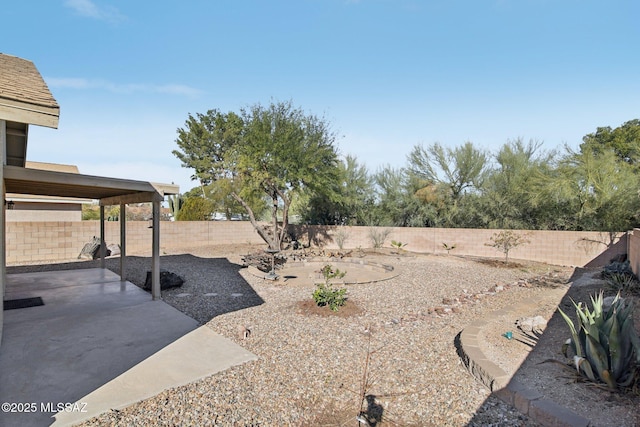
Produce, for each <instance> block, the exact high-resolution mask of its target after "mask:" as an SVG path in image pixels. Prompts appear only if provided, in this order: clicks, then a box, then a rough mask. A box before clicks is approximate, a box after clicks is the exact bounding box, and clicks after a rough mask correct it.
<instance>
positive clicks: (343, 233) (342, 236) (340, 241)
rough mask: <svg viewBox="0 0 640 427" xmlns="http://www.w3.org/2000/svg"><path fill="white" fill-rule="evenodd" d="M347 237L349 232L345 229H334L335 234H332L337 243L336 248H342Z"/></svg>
mask: <svg viewBox="0 0 640 427" xmlns="http://www.w3.org/2000/svg"><path fill="white" fill-rule="evenodd" d="M348 238H349V233H347V230H345V229H344V228H341V229H340V230H338V231H336V234H335V235H334V239H335V241H336V244H337V245H338V249H340V250H342V249H344V244H345V242H346V241H347V239H348Z"/></svg>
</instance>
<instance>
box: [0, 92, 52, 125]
mask: <svg viewBox="0 0 640 427" xmlns="http://www.w3.org/2000/svg"><path fill="white" fill-rule="evenodd" d="M34 107H38V108H34ZM59 116H60V108H49V107H39V106H34V105H32V104H24V103H18V102H12V101H8V100H6V99H0V118H2V119H3V120H7V121H10V122H18V123H27V124H33V125H38V126H45V127H49V128H54V129H57V128H58V119H59Z"/></svg>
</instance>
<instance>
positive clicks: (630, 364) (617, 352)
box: [559, 292, 640, 390]
mask: <svg viewBox="0 0 640 427" xmlns="http://www.w3.org/2000/svg"><path fill="white" fill-rule="evenodd" d="M590 298H591V305H592V307H593V309H592V310H589V308H588V307H587V306H586V304H585V305H583V304H582V303H581V302H580V303H577V304H576V302H575V301H573V300H572V302H573V305H574V306H575V308H576V316H577V327H576V325H574V323H573V321H572V320H571V319H570V318H569V316H567V315H566V314H565V313H564V312H563V311H562V310H561V309H559V311H560V314H561V315H562V317H563V318H564V320H565V321H566V322H567V325H568V326H569V329H570V330H571V338H570V339H568V340H567V342H566V343H565V345H564V346H563V353H564V355H565V357H569V355H568V349H569V348H571V349H572V351H573V354H574V356H573V361H574V364H575V367H576V370H577V371H578V372H579V373H580V374H581V375H584V376H585V377H587V378H588V379H589V380H591V381H596V382H597V381H602V382H604V383H605V384H607V386H608V387H609V388H610V389H612V390H615V389H617V388H618V387H625V386H628V385H630V384H631V383H632V382H633V380H634V375H635V374H634V373H635V369H634V368H635V366H636V364H640V340H639V339H638V334H637V332H636V329H635V326H634V324H633V304H632V303H631V302H629V303H626V301H625V300H624V299H622V298H620V294H618V295H616V297H615V298H614V299H613V301H612V303H611V305H610V306H605V303H604V297H603V293H602V292H600V293H599V294H598V295H596V296H595V297H594V296H591V297H590Z"/></svg>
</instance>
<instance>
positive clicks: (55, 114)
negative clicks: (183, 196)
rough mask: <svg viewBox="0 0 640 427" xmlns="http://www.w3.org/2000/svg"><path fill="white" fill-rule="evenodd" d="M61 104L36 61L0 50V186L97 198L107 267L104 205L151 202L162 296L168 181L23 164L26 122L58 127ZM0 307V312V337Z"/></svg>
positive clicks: (0, 254) (1, 236)
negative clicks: (162, 232) (163, 226)
mask: <svg viewBox="0 0 640 427" xmlns="http://www.w3.org/2000/svg"><path fill="white" fill-rule="evenodd" d="M59 116H60V106H59V105H58V102H57V101H56V100H55V98H54V97H53V95H52V94H51V92H50V91H49V88H48V86H47V84H46V82H45V81H44V79H43V78H42V75H41V74H40V72H39V71H38V69H37V68H36V66H35V64H34V63H33V62H31V61H29V60H26V59H22V58H18V57H16V56H12V55H7V54H4V53H0V165H2V168H1V169H0V186H2V198H3V202H4V203H6V194H7V193H14V194H24V195H33V196H56V197H69V198H80V199H97V200H99V201H100V239H101V241H102V243H103V244H102V245H101V247H102V253H101V257H100V258H101V267H102V268H105V267H106V263H105V255H106V247H105V245H104V234H105V233H104V219H105V218H104V207H105V206H111V205H120V210H121V211H122V212H124V210H125V206H126V204H128V203H145V202H151V203H152V206H153V233H152V235H153V241H152V250H153V261H152V291H151V294H152V298H153V299H159V298H160V223H159V220H160V203H161V202H162V201H163V200H164V196H165V195H169V194H177V193H178V192H179V188H178V186H176V185H172V184H171V185H170V184H153V183H150V182H145V181H134V180H127V179H118V178H107V177H99V176H91V175H81V174H77V173H70V172H65V171H59V170H58V171H56V170H42V169H33V168H26V167H25V166H26V163H27V161H26V157H27V142H28V136H29V125H38V126H46V127H51V128H57V127H58V120H59ZM5 221H6V218H5V214H4V209H0V296H2V297H3V298H4V292H5V282H6V235H5V230H6V228H5ZM125 236H126V221H125V215H121V216H120V246H121V256H120V276H121V278H122V279H123V280H124V273H125V265H124V260H125V255H126V243H125ZM2 326H3V312H2V311H0V340H1V339H2Z"/></svg>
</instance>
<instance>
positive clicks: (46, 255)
mask: <svg viewBox="0 0 640 427" xmlns="http://www.w3.org/2000/svg"><path fill="white" fill-rule="evenodd" d="M126 226H127V234H126V243H127V254H129V255H150V254H151V237H152V236H151V231H152V230H151V229H150V228H149V223H148V222H146V221H128V222H127V224H126ZM290 231H291V233H293V234H294V235H295V236H296V238H297V240H299V241H300V242H302V243H303V244H309V243H310V244H312V245H313V246H320V247H323V248H325V249H338V245H337V243H336V233H338V232H341V233H343V234H344V235H345V236H346V239H345V242H344V248H345V249H356V248H358V247H361V248H371V247H373V244H372V241H371V238H370V233H371V232H381V231H387V232H388V236H387V239H386V243H385V245H384V246H385V247H390V242H391V240H395V241H399V242H402V243H406V246H405V249H406V250H407V251H410V252H418V253H431V254H446V253H447V251H446V250H445V249H444V246H443V244H444V243H446V244H447V245H448V246H453V245H455V249H453V250H452V251H451V254H452V255H469V256H479V257H496V258H500V257H503V256H504V255H503V254H502V253H500V252H498V251H497V250H496V249H494V248H492V247H489V246H487V245H486V243H488V242H489V241H490V238H491V236H492V235H493V234H494V233H497V232H498V231H499V230H481V229H461V228H400V227H387V228H385V227H334V226H291V228H290ZM520 232H521V233H522V232H523V231H520ZM526 233H527V234H528V238H529V240H530V243H529V244H526V245H522V246H520V247H517V248H514V249H512V250H511V251H510V253H509V257H510V258H512V259H522V260H531V261H539V262H546V263H549V264H554V265H566V266H579V267H596V266H601V265H605V264H607V263H608V262H609V261H610V260H611V259H612V258H614V257H615V256H616V255H618V254H622V253H629V257H630V259H631V263H632V266H634V271H636V272H637V271H638V268H640V229H636V230H634V231H632V232H629V233H615V234H609V233H600V232H578V231H527V232H526ZM99 235H100V222H99V221H69V222H64V221H49V222H13V223H9V222H8V223H7V224H6V238H7V246H6V248H7V265H12V264H18V263H21V264H24V263H26V264H32V263H34V264H35V263H38V262H53V261H69V260H73V259H76V258H77V257H78V255H79V254H80V251H81V250H82V248H83V246H84V245H85V244H86V243H88V242H90V241H91V239H92V238H93V236H99ZM105 240H106V242H107V244H120V223H119V222H117V221H113V222H112V221H107V222H105ZM263 243H264V242H263V241H262V239H261V238H260V236H259V235H258V234H257V233H256V231H255V230H254V229H253V227H252V225H251V223H249V222H246V221H180V222H169V221H161V222H160V253H161V255H162V254H163V253H165V252H174V251H176V250H181V249H187V248H190V247H200V246H210V245H223V244H263Z"/></svg>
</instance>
